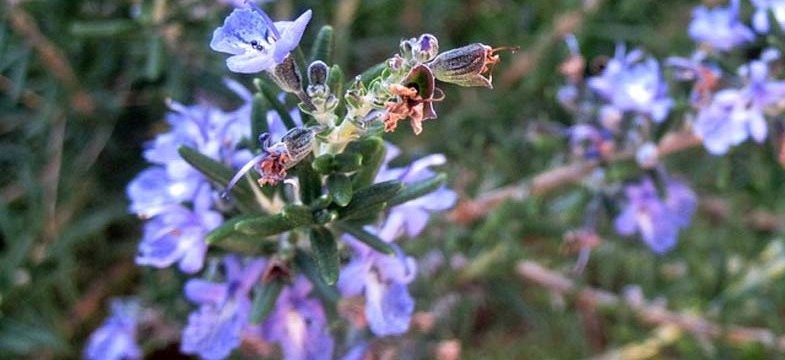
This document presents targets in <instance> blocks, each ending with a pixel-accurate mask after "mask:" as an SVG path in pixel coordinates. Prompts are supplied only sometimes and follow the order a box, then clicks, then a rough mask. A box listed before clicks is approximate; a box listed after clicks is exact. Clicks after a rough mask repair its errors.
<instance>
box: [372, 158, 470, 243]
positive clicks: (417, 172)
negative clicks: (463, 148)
mask: <svg viewBox="0 0 785 360" xmlns="http://www.w3.org/2000/svg"><path fill="white" fill-rule="evenodd" d="M399 153H400V151H399V150H398V148H396V147H395V146H393V145H391V144H387V156H386V159H385V161H384V163H383V165H382V168H381V170H380V171H379V174H378V175H377V176H376V182H382V181H387V180H399V181H402V182H403V183H404V184H409V183H413V182H417V181H421V180H425V179H427V178H429V177H431V176H434V175H435V173H434V172H433V171H432V170H431V169H430V167H432V166H439V165H443V164H444V163H445V162H446V159H445V157H444V155H442V154H434V155H429V156H426V157H423V158H421V159H418V160H416V161H414V162H412V163H411V164H409V166H406V167H402V168H389V167H388V165H389V162H390V161H392V159H394V158H396V157H397V156H398V154H399ZM456 200H457V195H456V194H455V192H454V191H452V190H450V189H448V188H447V186H446V185H445V186H442V187H440V188H439V189H437V190H436V191H434V192H432V193H430V194H428V195H425V196H423V197H420V198H417V199H414V200H411V201H408V202H405V203H403V204H400V205H398V206H396V207H394V208H392V209H391V210H390V213H389V215H388V216H387V220H386V221H385V225H384V226H383V228H382V230H381V232H380V233H379V236H380V237H382V238H383V239H385V240H387V241H393V239H394V238H396V237H397V236H399V235H400V234H401V233H404V232H405V233H406V234H407V235H408V236H409V237H415V236H417V235H419V234H420V233H421V232H422V231H423V229H424V228H425V225H426V224H427V223H428V218H429V217H430V213H431V212H434V211H441V210H446V209H449V208H451V207H452V206H453V205H454V204H455V201H456Z"/></svg>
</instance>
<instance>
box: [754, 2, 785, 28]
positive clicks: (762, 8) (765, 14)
mask: <svg viewBox="0 0 785 360" xmlns="http://www.w3.org/2000/svg"><path fill="white" fill-rule="evenodd" d="M752 5H754V6H755V13H754V14H753V15H752V27H753V28H754V29H755V31H757V32H759V33H761V34H765V33H768V32H769V30H770V27H769V11H771V13H772V14H773V15H774V20H776V21H777V23H778V24H779V25H780V28H781V29H785V0H752Z"/></svg>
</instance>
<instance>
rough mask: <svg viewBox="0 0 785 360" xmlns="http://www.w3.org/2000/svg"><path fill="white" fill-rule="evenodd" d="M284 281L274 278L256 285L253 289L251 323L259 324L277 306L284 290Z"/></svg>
mask: <svg viewBox="0 0 785 360" xmlns="http://www.w3.org/2000/svg"><path fill="white" fill-rule="evenodd" d="M283 286H284V283H283V281H281V280H280V279H273V280H271V281H270V282H268V283H266V284H260V285H256V286H255V287H254V291H253V293H254V294H253V305H252V307H251V323H252V324H258V323H260V322H262V321H263V320H265V319H266V318H267V316H268V315H270V312H271V311H272V310H273V307H275V301H276V300H278V296H279V295H280V294H281V290H283Z"/></svg>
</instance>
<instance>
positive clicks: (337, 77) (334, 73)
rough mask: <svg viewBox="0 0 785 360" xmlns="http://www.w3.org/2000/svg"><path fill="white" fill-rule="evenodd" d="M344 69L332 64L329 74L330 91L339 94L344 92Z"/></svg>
mask: <svg viewBox="0 0 785 360" xmlns="http://www.w3.org/2000/svg"><path fill="white" fill-rule="evenodd" d="M343 81H344V80H343V70H341V67H340V66H338V65H333V66H330V73H329V74H327V86H329V87H330V92H332V93H333V94H338V95H336V96H338V98H339V99H340V98H341V97H340V96H339V95H341V94H343Z"/></svg>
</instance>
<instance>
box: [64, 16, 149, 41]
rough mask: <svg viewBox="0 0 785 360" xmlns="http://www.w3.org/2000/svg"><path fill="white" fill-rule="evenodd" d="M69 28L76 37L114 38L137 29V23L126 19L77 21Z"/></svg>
mask: <svg viewBox="0 0 785 360" xmlns="http://www.w3.org/2000/svg"><path fill="white" fill-rule="evenodd" d="M69 30H70V33H71V35H73V36H77V37H96V38H101V37H102V38H114V37H116V36H118V35H123V34H130V33H132V32H134V31H137V30H139V24H138V23H137V22H135V21H132V20H127V19H112V20H93V21H78V22H74V23H72V24H71V28H70V29H69Z"/></svg>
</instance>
